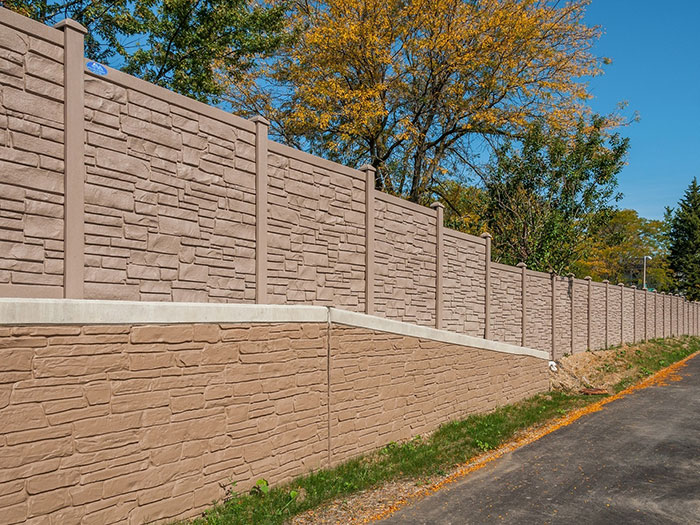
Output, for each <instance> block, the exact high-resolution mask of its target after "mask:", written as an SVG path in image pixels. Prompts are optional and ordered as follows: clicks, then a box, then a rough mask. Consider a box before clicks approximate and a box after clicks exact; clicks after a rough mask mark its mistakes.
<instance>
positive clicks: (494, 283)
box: [491, 263, 523, 345]
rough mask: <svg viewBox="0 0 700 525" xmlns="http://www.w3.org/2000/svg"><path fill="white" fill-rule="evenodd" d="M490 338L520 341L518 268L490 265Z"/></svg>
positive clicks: (521, 310) (520, 305) (515, 342)
mask: <svg viewBox="0 0 700 525" xmlns="http://www.w3.org/2000/svg"><path fill="white" fill-rule="evenodd" d="M491 272H492V276H491V287H492V288H491V290H492V291H491V324H492V327H493V328H492V329H491V339H493V340H495V341H503V342H505V343H510V344H514V345H520V344H521V343H522V319H523V308H522V300H521V299H522V295H521V293H522V292H521V290H522V273H521V271H520V269H519V268H513V267H510V266H506V265H502V264H496V263H493V264H492V266H491Z"/></svg>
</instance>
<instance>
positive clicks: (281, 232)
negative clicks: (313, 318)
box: [268, 144, 365, 311]
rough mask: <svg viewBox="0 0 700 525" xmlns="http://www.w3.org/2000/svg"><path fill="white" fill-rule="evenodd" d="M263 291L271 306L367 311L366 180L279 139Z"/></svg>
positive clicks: (271, 165)
mask: <svg viewBox="0 0 700 525" xmlns="http://www.w3.org/2000/svg"><path fill="white" fill-rule="evenodd" d="M268 176H269V192H268V203H269V219H268V221H269V222H268V230H269V240H268V243H269V255H268V264H269V271H268V293H269V296H270V299H271V302H272V303H275V304H296V303H304V304H322V305H328V306H331V305H333V306H339V307H341V308H344V309H346V310H352V311H364V308H365V181H364V179H363V178H362V177H361V176H360V173H359V172H357V171H355V170H350V169H349V168H346V167H344V166H340V165H338V164H333V163H331V162H328V161H323V160H322V159H319V158H317V157H313V156H311V155H304V154H301V153H300V152H296V151H295V150H292V149H291V148H286V147H283V146H281V145H278V144H272V145H271V154H270V157H269V173H268Z"/></svg>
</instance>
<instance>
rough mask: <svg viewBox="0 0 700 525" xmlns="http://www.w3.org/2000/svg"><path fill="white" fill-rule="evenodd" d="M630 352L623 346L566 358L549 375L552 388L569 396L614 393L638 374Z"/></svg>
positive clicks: (558, 362)
mask: <svg viewBox="0 0 700 525" xmlns="http://www.w3.org/2000/svg"><path fill="white" fill-rule="evenodd" d="M628 351H631V350H630V349H629V348H628V347H626V346H623V347H620V348H614V349H612V350H598V351H596V352H582V353H580V354H574V355H570V356H566V357H563V358H562V359H560V360H559V361H557V371H556V372H553V371H552V370H550V372H549V379H550V384H551V387H552V389H553V390H561V391H564V392H570V393H580V392H581V391H582V390H586V389H602V390H606V391H607V392H610V393H613V388H614V386H615V385H616V384H618V383H619V382H620V381H622V380H623V379H625V378H627V377H631V376H634V375H635V374H636V373H637V370H636V367H635V366H633V365H632V364H631V363H630V362H629V361H628V360H627V359H626V357H627V352H628Z"/></svg>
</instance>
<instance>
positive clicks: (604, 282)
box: [603, 279, 610, 350]
mask: <svg viewBox="0 0 700 525" xmlns="http://www.w3.org/2000/svg"><path fill="white" fill-rule="evenodd" d="M603 284H605V349H606V350H607V349H608V296H609V289H610V281H608V280H607V279H605V280H604V281H603Z"/></svg>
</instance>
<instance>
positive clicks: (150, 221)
mask: <svg viewBox="0 0 700 525" xmlns="http://www.w3.org/2000/svg"><path fill="white" fill-rule="evenodd" d="M83 39H84V29H83V28H82V27H81V26H80V25H79V24H77V23H75V22H73V21H70V20H66V21H64V22H61V23H60V24H58V25H57V27H56V28H50V27H46V26H44V25H42V24H39V23H37V22H34V21H31V20H29V19H27V18H24V17H22V16H20V15H17V14H16V13H13V12H11V11H8V10H6V9H2V8H0V51H2V54H3V55H2V56H3V59H2V60H1V61H0V90H1V92H2V93H1V95H2V96H1V98H0V146H2V147H1V148H0V152H1V155H0V173H1V174H2V175H0V296H4V297H30V298H31V297H46V298H59V297H61V298H74V299H98V300H114V299H119V300H130V301H165V302H183V301H185V302H203V303H209V302H216V303H219V302H228V303H244V304H255V303H257V304H307V305H308V304H313V305H323V306H334V307H338V308H342V309H344V310H350V311H355V312H361V313H367V314H371V315H377V316H380V317H385V318H388V319H393V320H399V321H404V322H408V323H413V324H417V325H421V326H431V327H435V328H439V329H446V330H450V331H453V332H457V333H462V334H467V335H470V336H477V337H482V338H485V339H492V340H497V341H501V342H505V343H509V344H518V345H525V346H529V347H532V348H537V349H541V350H546V351H548V352H550V355H551V356H552V357H554V358H557V357H559V356H561V355H562V354H564V353H567V352H580V351H584V350H586V349H588V348H590V349H598V348H604V347H608V346H611V345H616V344H621V343H623V342H634V341H638V340H642V339H648V338H652V337H665V336H669V335H680V334H697V333H698V325H699V324H700V323H699V321H700V308H698V304H697V303H690V302H688V301H686V300H685V299H684V298H682V297H677V296H669V295H664V294H656V293H650V292H647V291H646V290H634V289H631V288H627V287H621V286H615V285H613V284H611V283H595V282H592V281H590V280H588V281H586V280H580V279H574V278H572V277H570V276H569V277H562V276H556V275H549V274H544V273H540V272H533V271H530V270H528V269H527V268H525V267H524V266H523V265H519V267H512V266H506V265H502V264H498V263H496V262H492V261H491V238H490V236H489V235H484V236H483V237H475V236H471V235H466V234H463V233H460V232H456V231H453V230H450V229H448V228H445V227H444V226H443V207H442V205H440V204H439V203H435V204H433V206H432V207H431V208H426V207H424V206H419V205H416V204H414V203H411V202H407V201H405V200H402V199H398V198H396V197H393V196H390V195H386V194H383V193H381V192H378V191H376V190H375V189H374V170H373V168H372V167H371V166H365V167H363V168H361V169H360V170H356V169H352V168H349V167H346V166H342V165H339V164H336V163H333V162H330V161H327V160H325V159H321V158H319V157H315V156H313V155H309V154H307V153H304V152H301V151H298V150H295V149H293V148H290V147H287V146H284V145H282V144H278V143H276V142H274V141H271V140H269V139H268V127H269V124H268V122H267V121H266V120H265V119H264V118H260V117H258V118H255V119H253V120H251V121H249V120H245V119H242V118H240V117H237V116H235V115H232V114H229V113H226V112H224V111H221V110H219V109H217V108H213V107H210V106H207V105H205V104H201V103H199V102H197V101H194V100H191V99H188V98H186V97H183V96H180V95H177V94H175V93H172V92H170V91H168V90H165V89H162V88H159V87H157V86H155V85H153V84H149V83H147V82H144V81H141V80H139V79H136V78H134V77H131V76H129V75H126V74H124V73H122V72H120V71H116V70H113V69H111V68H105V67H102V66H100V65H95V64H93V63H89V62H87V61H86V60H85V58H84V56H83Z"/></svg>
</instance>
